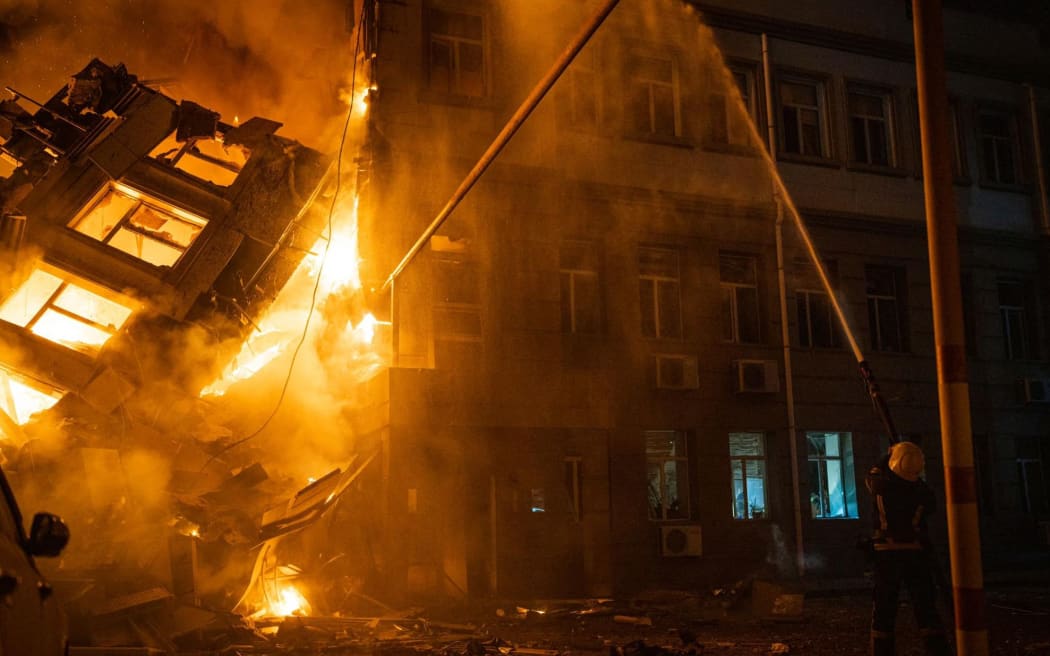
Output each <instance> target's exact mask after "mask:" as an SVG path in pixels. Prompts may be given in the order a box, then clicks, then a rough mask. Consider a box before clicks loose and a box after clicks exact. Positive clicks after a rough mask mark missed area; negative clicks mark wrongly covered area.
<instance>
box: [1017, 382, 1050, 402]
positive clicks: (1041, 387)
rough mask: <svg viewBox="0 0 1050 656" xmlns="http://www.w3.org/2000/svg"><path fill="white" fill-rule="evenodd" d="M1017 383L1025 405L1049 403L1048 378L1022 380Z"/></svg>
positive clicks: (1049, 385) (1049, 383)
mask: <svg viewBox="0 0 1050 656" xmlns="http://www.w3.org/2000/svg"><path fill="white" fill-rule="evenodd" d="M1017 382H1018V391H1019V393H1020V397H1021V400H1023V401H1024V402H1025V403H1050V378H1022V379H1021V380H1019V381H1017Z"/></svg>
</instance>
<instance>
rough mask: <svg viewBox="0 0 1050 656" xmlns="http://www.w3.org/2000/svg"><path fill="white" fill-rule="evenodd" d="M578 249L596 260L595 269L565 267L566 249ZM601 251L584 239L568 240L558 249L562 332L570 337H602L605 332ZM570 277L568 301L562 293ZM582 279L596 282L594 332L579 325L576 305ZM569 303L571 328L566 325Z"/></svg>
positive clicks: (594, 244) (591, 242)
mask: <svg viewBox="0 0 1050 656" xmlns="http://www.w3.org/2000/svg"><path fill="white" fill-rule="evenodd" d="M572 247H577V248H580V249H582V251H583V252H584V254H585V255H589V256H591V257H592V258H593V260H594V269H593V270H590V269H585V268H576V267H567V266H566V265H565V258H564V256H565V252H566V249H568V248H572ZM601 268H602V267H601V251H600V250H599V248H598V245H597V244H596V243H595V242H593V241H588V240H582V239H566V240H563V241H562V242H561V244H560V245H559V249H558V289H559V308H560V310H561V313H562V315H561V316H562V327H561V329H562V332H563V333H565V334H569V335H600V334H601V333H602V332H603V330H604V323H605V321H604V319H605V314H604V307H605V304H604V303H603V300H604V293H603V288H602V271H601ZM566 275H567V276H568V285H567V287H568V289H569V297H568V298H567V299H566V298H565V297H564V295H563V294H561V293H560V292H561V291H562V290H563V289H564V288H565V287H566V286H565V285H564V280H565V276H566ZM580 277H591V278H593V280H594V287H595V302H596V303H597V307H596V308H595V309H594V310H595V315H596V316H595V326H594V329H593V330H583V329H581V328H580V327H579V326H578V324H579V317H578V314H579V313H578V306H577V303H576V290H577V283H576V281H577V278H580ZM566 301H567V302H568V316H569V324H570V325H569V326H566V325H565V323H564V318H565V316H566V307H565V303H566Z"/></svg>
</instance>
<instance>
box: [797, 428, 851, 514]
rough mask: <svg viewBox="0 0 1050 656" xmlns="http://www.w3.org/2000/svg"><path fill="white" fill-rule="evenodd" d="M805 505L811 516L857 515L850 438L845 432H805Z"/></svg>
mask: <svg viewBox="0 0 1050 656" xmlns="http://www.w3.org/2000/svg"><path fill="white" fill-rule="evenodd" d="M806 442H807V448H808V452H809V457H808V460H809V506H810V512H811V514H812V516H813V518H814V519H842V518H852V517H856V516H857V486H856V481H855V480H854V475H853V440H852V436H851V435H850V434H849V433H806Z"/></svg>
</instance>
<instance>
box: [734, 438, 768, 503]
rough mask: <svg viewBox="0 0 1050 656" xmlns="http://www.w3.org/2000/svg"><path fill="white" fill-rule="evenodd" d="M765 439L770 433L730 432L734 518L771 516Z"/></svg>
mask: <svg viewBox="0 0 1050 656" xmlns="http://www.w3.org/2000/svg"><path fill="white" fill-rule="evenodd" d="M765 442H766V436H765V435H763V434H762V433H730V434H729V469H730V473H731V474H732V478H733V518H734V519H763V518H765V517H767V514H766V444H765Z"/></svg>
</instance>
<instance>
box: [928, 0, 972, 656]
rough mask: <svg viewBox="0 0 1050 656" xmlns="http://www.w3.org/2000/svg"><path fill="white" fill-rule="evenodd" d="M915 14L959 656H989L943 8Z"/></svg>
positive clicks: (936, 3)
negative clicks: (961, 284) (946, 74)
mask: <svg viewBox="0 0 1050 656" xmlns="http://www.w3.org/2000/svg"><path fill="white" fill-rule="evenodd" d="M912 11H913V26H914V30H915V72H916V77H917V80H918V91H919V124H920V127H921V131H922V173H923V186H924V187H925V192H926V231H927V239H928V241H929V250H930V291H931V294H932V296H933V333H934V339H935V341H936V344H937V396H938V400H939V406H940V419H941V450H942V452H943V454H944V487H945V496H946V500H947V507H946V514H947V517H948V543H949V552H950V554H951V564H952V598H953V600H954V607H955V641H956V648H957V652H958V654H959V656H987V654H988V627H987V619H986V617H985V601H984V574H983V571H982V568H981V532H980V524H979V521H978V515H977V485H976V475H975V469H974V463H973V434H972V431H971V426H970V386H969V384H968V382H967V374H966V348H965V345H964V339H965V334H964V326H965V322H964V321H963V313H962V292H961V289H960V277H959V242H958V230H957V225H956V224H957V220H956V211H955V196H954V194H955V192H954V190H953V189H952V168H951V162H952V150H951V145H950V143H951V142H950V141H949V139H948V123H949V121H948V86H947V82H946V80H945V77H946V76H945V68H944V25H943V18H942V11H941V0H913V2H912Z"/></svg>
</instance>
